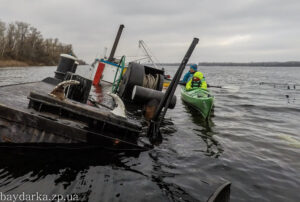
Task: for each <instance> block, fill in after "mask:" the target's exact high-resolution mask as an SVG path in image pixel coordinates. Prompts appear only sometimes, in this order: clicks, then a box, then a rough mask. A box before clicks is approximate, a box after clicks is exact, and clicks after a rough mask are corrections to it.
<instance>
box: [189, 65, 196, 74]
mask: <svg viewBox="0 0 300 202" xmlns="http://www.w3.org/2000/svg"><path fill="white" fill-rule="evenodd" d="M190 68H192V69H193V70H195V72H196V71H197V64H191V65H190Z"/></svg>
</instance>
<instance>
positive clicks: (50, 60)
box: [0, 20, 74, 65]
mask: <svg viewBox="0 0 300 202" xmlns="http://www.w3.org/2000/svg"><path fill="white" fill-rule="evenodd" d="M61 53H67V54H72V55H74V53H73V48H72V45H69V44H67V45H65V44H62V43H61V42H59V40H58V39H57V38H55V39H44V38H43V36H42V34H41V32H39V31H38V30H37V29H36V28H35V27H32V26H31V25H30V24H28V23H24V22H14V23H10V24H8V25H6V23H4V22H2V21H1V20H0V60H18V61H25V62H27V63H28V64H32V65H37V64H40V65H55V64H57V62H58V60H59V55H60V54H61Z"/></svg>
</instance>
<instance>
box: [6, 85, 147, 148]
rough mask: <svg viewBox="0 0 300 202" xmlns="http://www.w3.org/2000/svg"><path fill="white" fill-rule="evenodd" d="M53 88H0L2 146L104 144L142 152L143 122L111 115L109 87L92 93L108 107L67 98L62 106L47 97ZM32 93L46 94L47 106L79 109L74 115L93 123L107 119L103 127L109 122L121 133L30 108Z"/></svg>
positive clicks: (106, 86)
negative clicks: (92, 127) (128, 131)
mask: <svg viewBox="0 0 300 202" xmlns="http://www.w3.org/2000/svg"><path fill="white" fill-rule="evenodd" d="M53 88H54V85H51V84H48V83H45V82H32V83H25V84H16V85H8V86H0V142H1V144H3V143H19V144H26V143H29V144H32V143H33V144H35V143H37V144H42V143H46V144H53V143H54V144H72V143H75V144H78V143H84V144H85V143H87V144H92V145H95V144H101V145H102V146H104V147H105V146H107V147H110V148H117V149H129V148H133V149H141V148H140V147H139V146H137V145H136V140H137V138H138V131H139V129H140V123H138V122H136V121H133V120H129V119H125V120H124V118H122V117H116V116H115V115H114V114H112V113H111V112H110V109H109V108H113V105H114V104H113V103H114V102H113V99H112V98H111V97H110V96H108V95H107V94H106V93H107V92H108V91H109V90H110V89H111V85H110V84H105V83H103V84H102V85H101V88H100V89H99V88H98V89H96V90H95V89H94V90H95V91H94V92H91V94H92V95H93V97H96V100H97V101H99V102H101V103H102V104H103V105H104V106H107V107H103V106H101V105H98V108H96V107H95V106H92V105H87V104H82V103H79V102H75V101H73V100H68V99H67V100H66V101H65V102H64V103H59V101H57V100H55V99H54V98H52V97H50V96H48V93H49V92H51V90H52V89H53ZM31 92H34V93H36V95H43V96H42V97H43V99H46V101H47V103H48V102H50V103H51V104H52V105H53V106H56V105H59V106H60V107H61V108H63V110H65V109H64V107H65V108H67V110H69V111H70V110H72V109H76V110H75V113H76V114H77V115H80V116H85V117H87V118H89V117H90V119H91V122H93V124H96V125H97V124H99V122H101V121H102V119H106V120H105V121H106V122H104V124H103V123H101V124H102V125H101V127H104V125H105V124H107V123H108V125H109V124H111V125H109V126H106V127H109V129H114V130H115V131H118V132H117V133H112V132H107V131H105V133H104V132H103V131H101V130H100V131H99V130H98V129H99V127H98V128H94V129H95V130H94V129H90V124H87V122H84V121H80V120H74V119H72V118H70V117H63V116H61V115H60V114H53V113H51V112H50V113H49V112H47V111H43V112H39V111H38V110H35V109H32V108H29V107H28V104H29V99H28V96H29V95H30V93H31ZM31 96H32V95H31ZM47 96H48V97H47ZM80 110H82V111H80ZM98 115H99V116H98ZM98 117H99V118H98ZM97 121H98V122H97ZM122 126H123V127H125V128H126V127H128V128H127V129H128V130H131V131H133V132H132V133H126V134H125V133H124V131H125V130H122V129H124V128H123V127H122ZM118 129H119V130H118ZM123 133H124V134H123Z"/></svg>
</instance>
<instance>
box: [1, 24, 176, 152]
mask: <svg viewBox="0 0 300 202" xmlns="http://www.w3.org/2000/svg"><path fill="white" fill-rule="evenodd" d="M123 28H124V26H123V25H121V26H120V28H119V31H118V34H117V37H116V39H115V42H114V45H113V48H112V51H111V54H110V57H109V58H108V60H104V59H102V60H101V61H100V62H99V63H98V65H97V66H98V68H97V72H96V73H95V78H94V80H93V81H91V80H89V79H87V78H84V77H82V76H80V75H77V74H76V69H77V65H78V63H77V61H76V60H77V59H76V58H75V57H73V56H71V55H67V54H61V58H60V62H59V65H58V67H57V70H56V71H55V76H54V77H48V78H45V79H43V80H42V81H39V82H29V83H21V84H13V85H7V86H1V87H0V145H1V146H2V147H3V146H12V147H15V146H24V147H26V146H31V147H33V146H34V147H40V148H46V147H47V146H50V147H52V146H55V147H57V146H66V147H69V148H70V147H85V146H99V147H102V148H108V149H113V150H147V149H150V148H152V146H151V144H148V143H142V142H140V141H138V140H139V139H140V137H141V136H142V135H141V134H142V125H141V120H139V118H137V117H132V116H126V110H125V108H127V106H134V107H136V108H140V107H141V106H143V105H144V104H145V103H147V102H148V101H149V100H151V99H152V98H153V99H156V100H158V101H160V100H161V99H162V98H163V96H164V93H163V92H162V89H163V81H164V71H163V70H160V69H156V68H152V67H147V66H143V65H140V64H137V63H130V64H129V66H128V67H125V65H124V64H125V62H124V60H123V58H122V59H121V60H120V61H117V60H116V59H115V58H114V53H115V50H116V48H117V44H118V41H119V38H120V36H121V33H122V29H123ZM100 81H101V84H100ZM92 84H94V85H101V88H102V92H101V93H102V96H104V97H105V100H109V101H108V102H107V103H106V104H103V103H99V102H98V101H97V100H94V99H91V97H90V96H89V94H90V90H91V86H92ZM111 89H112V90H111ZM145 95H147V96H148V97H147V96H145ZM124 103H125V104H124ZM175 104H176V98H175V97H174V98H172V102H171V104H168V107H170V108H174V106H175ZM168 107H167V108H168ZM144 136H145V135H144ZM143 142H145V141H143ZM146 142H147V141H146Z"/></svg>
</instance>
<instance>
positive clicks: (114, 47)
mask: <svg viewBox="0 0 300 202" xmlns="http://www.w3.org/2000/svg"><path fill="white" fill-rule="evenodd" d="M123 28H124V25H120V27H119V30H118V33H117V36H116V39H115V42H114V45H113V47H112V49H111V52H110V55H109V57H108V61H109V62H112V61H113V58H114V55H115V52H116V49H117V46H118V43H119V40H120V37H121V34H122V31H123Z"/></svg>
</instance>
